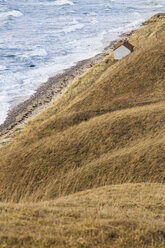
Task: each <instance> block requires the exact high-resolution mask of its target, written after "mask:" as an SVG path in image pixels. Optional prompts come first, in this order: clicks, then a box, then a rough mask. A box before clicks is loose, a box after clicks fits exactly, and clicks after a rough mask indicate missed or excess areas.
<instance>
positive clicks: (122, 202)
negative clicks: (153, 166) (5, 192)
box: [0, 184, 165, 248]
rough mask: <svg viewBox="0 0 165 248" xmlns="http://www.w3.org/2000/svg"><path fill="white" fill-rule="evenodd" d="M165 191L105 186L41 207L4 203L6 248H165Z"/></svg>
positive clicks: (1, 231)
mask: <svg viewBox="0 0 165 248" xmlns="http://www.w3.org/2000/svg"><path fill="white" fill-rule="evenodd" d="M164 192H165V186H164V185H161V184H123V185H115V186H105V187H101V188H98V189H95V190H88V191H84V192H82V193H77V194H73V195H70V196H67V197H65V198H59V199H57V200H54V201H48V202H42V203H35V204H34V203H29V204H28V203H26V204H11V203H0V247H1V248H2V247H3V248H11V247H12V248H13V247H14V248H22V247H23V248H29V247H30V248H33V247H35V248H37V247H39V248H50V247H51V248H54V247H55V248H57V247H58V248H60V247H61V248H64V247H67V248H109V247H112V248H132V247H136V248H163V247H164V245H165V221H164V220H165V194H164Z"/></svg>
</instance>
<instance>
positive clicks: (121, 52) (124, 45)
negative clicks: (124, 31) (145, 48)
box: [114, 41, 134, 60]
mask: <svg viewBox="0 0 165 248" xmlns="http://www.w3.org/2000/svg"><path fill="white" fill-rule="evenodd" d="M133 49H134V46H133V45H131V44H130V43H129V42H128V41H122V42H120V43H119V44H118V45H117V46H116V47H115V48H114V60H120V59H122V58H124V57H125V56H127V55H128V54H130V53H132V52H133Z"/></svg>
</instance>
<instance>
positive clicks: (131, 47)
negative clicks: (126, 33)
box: [114, 40, 134, 52]
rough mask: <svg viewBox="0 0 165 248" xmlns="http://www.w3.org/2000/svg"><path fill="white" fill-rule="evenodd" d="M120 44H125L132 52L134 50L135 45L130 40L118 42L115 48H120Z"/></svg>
mask: <svg viewBox="0 0 165 248" xmlns="http://www.w3.org/2000/svg"><path fill="white" fill-rule="evenodd" d="M120 46H125V47H126V48H128V49H129V50H130V51H131V52H133V48H134V46H133V45H131V44H130V43H129V42H128V41H125V40H124V41H122V42H120V43H119V44H117V46H115V48H114V50H116V49H117V48H119V47H120Z"/></svg>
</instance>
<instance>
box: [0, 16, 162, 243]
mask: <svg viewBox="0 0 165 248" xmlns="http://www.w3.org/2000/svg"><path fill="white" fill-rule="evenodd" d="M130 42H131V43H132V44H133V45H134V46H135V51H134V52H133V53H132V54H130V55H129V56H127V57H125V58H124V59H122V60H121V61H118V62H116V63H115V62H114V61H113V55H112V54H110V55H109V56H107V57H106V58H105V60H103V61H102V62H100V63H98V64H96V65H94V66H93V67H92V68H91V69H90V70H88V71H87V72H86V73H85V74H83V75H82V76H81V77H79V78H76V79H75V81H74V82H73V83H72V85H71V86H70V87H69V88H68V89H67V91H66V92H65V93H64V94H63V95H62V97H60V98H59V99H58V100H57V101H55V102H54V104H53V105H52V106H51V107H50V108H48V109H46V110H45V111H44V112H42V113H41V114H40V115H39V116H38V117H37V118H35V119H34V120H32V121H30V122H29V124H28V125H27V126H26V128H25V129H24V130H23V131H22V132H21V133H20V134H17V135H16V137H15V138H13V139H12V140H11V141H10V142H9V143H8V144H6V145H4V146H3V147H1V148H0V179H1V183H0V248H13V247H14V248H22V247H23V248H29V247H31V248H65V247H66V248H109V247H111V248H133V247H134V248H135V247H136V248H164V247H165V222H164V219H165V194H164V192H165V185H164V182H165V173H164V172H165V142H164V141H165V15H163V14H159V15H156V16H154V17H153V18H151V19H150V20H148V21H147V22H145V23H144V26H143V27H142V28H141V29H139V30H138V31H136V32H135V33H134V35H133V36H131V37H130Z"/></svg>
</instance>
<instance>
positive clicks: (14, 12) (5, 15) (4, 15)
mask: <svg viewBox="0 0 165 248" xmlns="http://www.w3.org/2000/svg"><path fill="white" fill-rule="evenodd" d="M22 15H23V14H22V12H20V11H18V10H12V11H8V12H1V13H0V19H5V18H8V17H9V16H14V17H19V16H22Z"/></svg>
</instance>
